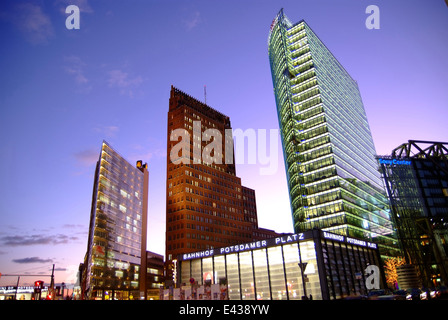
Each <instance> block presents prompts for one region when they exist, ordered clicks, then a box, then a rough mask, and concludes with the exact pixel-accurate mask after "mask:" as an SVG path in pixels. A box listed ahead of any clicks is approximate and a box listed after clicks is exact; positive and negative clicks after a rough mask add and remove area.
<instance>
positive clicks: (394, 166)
mask: <svg viewBox="0 0 448 320" xmlns="http://www.w3.org/2000/svg"><path fill="white" fill-rule="evenodd" d="M378 163H379V165H380V167H381V172H382V173H383V178H384V181H385V185H386V189H387V192H388V195H389V199H390V202H391V207H392V213H393V218H394V221H395V225H396V227H397V231H398V239H399V240H400V244H401V248H402V249H403V253H404V256H405V259H406V261H407V263H412V264H413V265H415V266H416V267H417V269H418V272H419V275H420V277H421V279H422V282H423V285H424V286H427V287H431V286H439V285H442V284H443V285H447V284H448V223H447V218H448V143H442V142H431V141H414V140H410V141H408V143H404V144H402V145H401V146H399V147H397V148H396V149H394V150H393V151H392V153H391V155H389V156H382V157H378Z"/></svg>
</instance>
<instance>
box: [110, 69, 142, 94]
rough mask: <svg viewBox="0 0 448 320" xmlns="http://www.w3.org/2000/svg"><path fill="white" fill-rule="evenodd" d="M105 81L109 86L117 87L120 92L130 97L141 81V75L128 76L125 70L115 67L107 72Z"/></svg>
mask: <svg viewBox="0 0 448 320" xmlns="http://www.w3.org/2000/svg"><path fill="white" fill-rule="evenodd" d="M107 82H108V83H109V87H111V88H118V89H119V91H120V94H125V95H129V96H130V97H131V98H132V97H133V96H134V94H135V90H136V89H137V88H138V86H140V84H141V83H142V82H143V78H142V77H141V76H134V77H130V76H129V74H128V73H127V72H124V71H122V70H118V69H116V70H112V71H110V72H109V78H108V80H107Z"/></svg>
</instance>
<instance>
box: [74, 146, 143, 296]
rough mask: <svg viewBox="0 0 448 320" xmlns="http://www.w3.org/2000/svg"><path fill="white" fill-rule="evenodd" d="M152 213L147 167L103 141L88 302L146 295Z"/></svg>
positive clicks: (85, 286) (87, 269) (86, 275)
mask: <svg viewBox="0 0 448 320" xmlns="http://www.w3.org/2000/svg"><path fill="white" fill-rule="evenodd" d="M147 211H148V170H147V165H146V164H143V163H142V162H141V161H138V162H137V165H136V166H133V165H131V164H130V163H129V162H127V161H126V160H125V159H124V158H123V157H122V156H121V155H120V154H119V153H118V152H117V151H115V150H114V149H113V148H112V147H111V146H110V145H109V144H108V143H107V142H105V141H104V142H103V144H102V147H101V154H100V157H99V160H98V162H97V166H96V171H95V181H94V185H93V195H92V207H91V213H90V226H89V239H88V243H87V253H86V257H85V261H84V272H83V283H82V290H83V296H84V297H85V298H87V299H100V300H101V299H102V300H104V299H107V300H109V299H118V300H128V299H133V298H134V299H135V298H137V299H138V298H140V294H145V291H146V287H145V283H146V282H145V280H146V236H147V235H146V234H147V231H146V228H147ZM140 292H141V293H140Z"/></svg>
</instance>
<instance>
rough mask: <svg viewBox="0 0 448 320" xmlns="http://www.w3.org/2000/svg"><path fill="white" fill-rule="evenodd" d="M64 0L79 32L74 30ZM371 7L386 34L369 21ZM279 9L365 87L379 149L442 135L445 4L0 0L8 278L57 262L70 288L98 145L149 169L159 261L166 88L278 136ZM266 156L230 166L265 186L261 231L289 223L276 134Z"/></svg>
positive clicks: (1, 256)
mask: <svg viewBox="0 0 448 320" xmlns="http://www.w3.org/2000/svg"><path fill="white" fill-rule="evenodd" d="M70 4H76V5H78V6H79V8H80V9H81V23H80V29H79V30H68V29H67V28H66V26H65V20H66V18H67V17H68V16H69V14H66V13H65V8H66V7H67V6H68V5H70ZM372 4H373V5H377V6H378V7H379V9H380V29H377V30H369V29H367V28H366V26H365V21H366V19H367V18H368V16H369V14H366V13H365V11H366V8H367V6H369V5H372ZM281 8H284V11H285V14H286V15H287V16H288V17H289V19H290V20H291V21H292V22H293V23H295V22H298V21H299V20H301V19H304V20H306V21H307V23H308V24H309V25H310V26H311V28H312V29H313V30H314V31H315V33H316V34H317V35H318V36H319V37H320V39H321V40H322V41H323V42H324V43H325V44H326V46H327V47H328V48H329V49H330V51H332V53H333V54H334V55H335V56H336V58H337V59H338V60H339V61H340V62H341V64H342V65H343V66H344V67H345V68H346V70H347V71H348V72H349V73H350V74H351V76H352V77H353V78H354V79H355V80H357V81H358V85H359V88H360V90H361V96H362V98H363V101H364V106H365V109H366V113H367V117H368V120H369V124H370V127H371V131H372V135H373V139H374V142H375V146H376V150H377V153H378V154H389V153H390V151H391V150H392V149H393V148H395V147H397V146H398V145H400V144H401V143H404V142H406V141H407V140H409V139H418V140H433V141H448V137H447V134H448V128H447V116H448V104H447V101H448V77H447V72H448V59H447V53H448V6H447V5H446V3H445V1H444V0H413V1H398V0H389V1H384V0H382V1H380V0H371V1H366V0H336V1H335V0H292V1H278V0H244V1H238V0H225V1H224V0H215V1H210V0H208V1H205V0H204V1H200V0H190V1H181V0H177V1H175V0H171V1H170V0H168V1H167V0H163V1H162V0H149V1H143V0H140V1H138V0H132V1H118V0H117V1H116V0H108V1H105V0H103V1H101V0H96V1H91V0H90V1H88V0H47V1H31V0H29V1H21V0H19V1H10V0H8V1H1V3H0V37H1V43H2V45H1V47H0V139H1V140H0V141H1V144H0V145H1V157H0V181H1V184H0V194H1V198H0V200H1V201H0V217H1V224H0V272H1V273H3V274H11V273H20V274H25V273H32V274H39V273H43V274H50V271H51V267H52V265H53V264H55V267H56V270H57V272H56V282H61V281H64V282H66V283H72V282H73V281H74V279H75V275H76V270H77V268H78V266H79V263H81V262H82V261H83V259H84V254H85V251H86V246H87V232H88V224H89V215H90V205H91V196H92V185H93V176H94V170H95V162H96V161H97V159H98V157H99V152H100V147H101V143H102V141H103V139H104V140H106V141H108V142H109V143H110V144H111V145H112V146H113V147H114V148H115V149H116V150H117V151H118V152H119V153H120V154H121V155H123V156H124V157H125V158H126V159H127V160H128V161H129V162H131V163H135V161H136V160H139V159H142V160H143V161H146V162H148V164H149V172H150V190H149V201H150V203H149V212H148V214H149V226H148V250H150V251H154V252H156V253H160V254H164V231H165V190H166V189H165V188H166V185H165V184H166V180H165V179H166V143H167V112H168V99H169V91H170V86H171V85H174V86H175V87H177V88H179V89H180V90H182V91H184V92H186V93H188V94H190V95H192V96H194V97H196V98H197V99H199V100H202V101H203V100H204V85H206V87H207V104H209V105H210V106H212V107H213V108H215V109H217V110H219V111H221V112H222V113H224V114H226V115H228V116H229V117H230V119H231V122H232V127H233V129H242V130H248V129H253V130H267V132H268V133H269V132H270V130H278V120H277V116H276V107H275V100H274V94H273V89H272V80H271V74H270V68H269V61H268V54H267V38H268V32H269V26H270V24H271V22H272V20H273V18H274V17H275V15H276V14H277V13H278V11H279V10H280V9H281ZM270 151H271V156H272V158H271V159H270V161H271V162H270V164H271V165H275V164H277V165H278V167H277V169H276V170H274V174H271V175H263V174H261V172H260V169H261V168H264V167H266V164H264V163H263V162H262V161H260V160H261V159H257V162H256V163H255V164H247V163H246V164H240V165H237V175H238V176H239V177H241V178H242V183H243V185H246V186H248V187H250V188H253V189H255V191H256V196H257V209H258V216H259V225H260V227H264V228H268V229H274V230H276V231H277V232H292V223H291V218H290V207H289V198H288V192H287V185H286V178H285V172H284V166H283V155H282V153H281V146H280V141H279V140H278V149H275V148H273V150H270ZM34 280H37V279H35V277H23V278H22V279H21V284H25V283H26V282H31V281H34ZM42 280H44V281H45V282H46V283H48V282H49V280H50V279H49V278H48V277H42ZM16 281H17V278H14V277H2V278H1V279H0V286H1V285H10V284H15V283H16Z"/></svg>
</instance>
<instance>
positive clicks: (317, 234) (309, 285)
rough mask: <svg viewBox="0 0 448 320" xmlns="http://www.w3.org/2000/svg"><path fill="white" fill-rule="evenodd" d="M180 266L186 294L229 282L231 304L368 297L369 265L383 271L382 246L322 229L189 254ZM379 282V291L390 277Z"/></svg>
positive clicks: (181, 258)
mask: <svg viewBox="0 0 448 320" xmlns="http://www.w3.org/2000/svg"><path fill="white" fill-rule="evenodd" d="M230 249H231V250H230ZM231 251H237V252H231ZM179 261H180V268H181V272H180V274H181V276H180V279H179V283H178V287H182V288H184V290H185V288H187V287H188V284H191V286H192V287H196V288H201V287H203V286H210V285H212V286H213V285H217V284H220V283H223V282H224V283H226V284H227V290H225V291H227V292H228V297H227V298H228V299H230V300H302V299H303V298H304V297H307V298H308V299H309V298H312V299H315V300H332V299H340V298H344V297H347V296H350V295H366V294H367V291H368V290H367V288H366V281H367V275H366V274H365V270H366V268H367V266H369V265H376V266H380V256H379V252H378V246H377V245H376V244H374V243H370V242H366V241H360V240H356V241H354V239H352V238H349V237H345V236H336V237H335V234H330V233H324V232H322V231H319V230H313V231H308V232H306V233H300V234H294V235H285V236H282V237H277V238H272V239H267V240H266V241H262V242H258V244H257V243H250V244H242V245H237V246H232V247H225V248H220V249H214V250H209V251H206V252H198V253H193V254H184V255H183V256H180V257H179ZM379 279H380V283H378V285H379V287H381V288H384V284H385V282H384V277H383V276H382V275H380V276H379ZM188 288H189V287H188ZM187 291H188V292H194V290H186V292H187ZM197 291H198V289H197ZM197 298H198V297H197V296H196V297H191V296H190V297H189V296H185V299H197Z"/></svg>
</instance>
